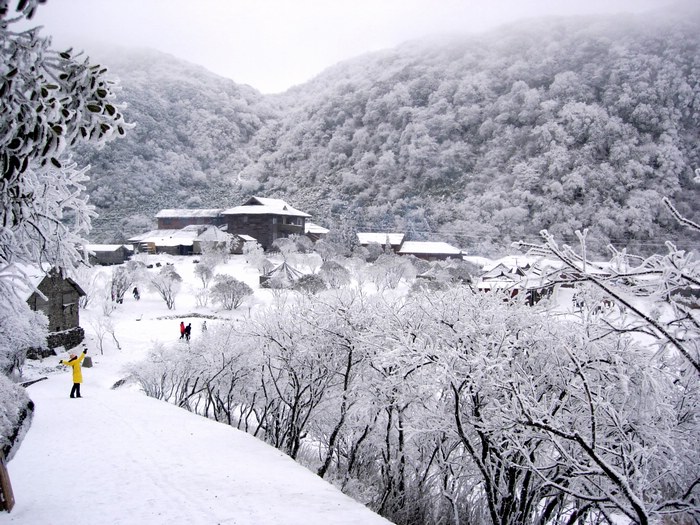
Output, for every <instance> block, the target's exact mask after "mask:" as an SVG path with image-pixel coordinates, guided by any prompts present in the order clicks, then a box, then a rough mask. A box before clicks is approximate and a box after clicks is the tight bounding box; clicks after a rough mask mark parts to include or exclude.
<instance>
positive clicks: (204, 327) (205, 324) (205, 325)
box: [202, 321, 207, 332]
mask: <svg viewBox="0 0 700 525" xmlns="http://www.w3.org/2000/svg"><path fill="white" fill-rule="evenodd" d="M206 331H207V322H206V321H204V322H203V323H202V332H206Z"/></svg>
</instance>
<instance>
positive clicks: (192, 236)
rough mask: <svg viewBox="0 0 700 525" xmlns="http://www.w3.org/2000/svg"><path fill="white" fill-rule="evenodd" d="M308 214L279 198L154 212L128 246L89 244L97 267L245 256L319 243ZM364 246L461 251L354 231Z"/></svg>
mask: <svg viewBox="0 0 700 525" xmlns="http://www.w3.org/2000/svg"><path fill="white" fill-rule="evenodd" d="M310 218H311V215H310V214H308V213H306V212H303V211H300V210H298V209H296V208H294V207H292V206H290V205H289V204H287V203H286V202H285V201H283V200H281V199H269V198H264V197H251V198H249V199H248V200H247V201H246V202H244V203H243V204H241V205H240V206H235V207H233V208H210V209H165V210H161V211H159V212H158V213H157V214H156V220H157V228H156V229H155V230H151V231H149V232H146V233H143V234H140V235H136V236H134V237H132V238H130V239H128V243H129V244H128V245H89V246H88V251H89V252H90V254H91V255H90V256H91V261H92V262H93V263H95V264H120V263H121V262H124V261H125V260H126V259H127V258H128V257H129V256H130V255H132V254H133V253H134V252H141V253H150V254H156V253H166V254H169V255H198V254H201V253H202V251H203V249H204V248H206V246H207V245H216V244H219V243H221V244H226V243H228V245H229V246H231V247H232V248H231V250H232V253H243V247H244V246H245V245H246V243H257V244H259V245H260V246H261V247H262V248H263V249H264V250H269V249H270V248H271V247H272V245H273V244H274V242H275V241H276V240H277V239H280V238H284V237H289V236H291V235H305V236H307V237H309V238H310V239H311V240H312V241H314V242H315V241H318V240H319V239H322V238H323V237H324V236H325V235H327V234H328V229H326V228H324V227H322V226H319V225H318V224H314V223H313V222H311V221H309V219H310ZM357 237H358V239H357V240H358V243H359V244H360V245H362V246H368V245H369V244H372V243H376V244H378V245H380V246H382V247H383V248H386V247H387V245H388V246H389V248H390V249H391V250H392V251H393V252H394V253H397V254H399V255H413V256H415V257H418V258H421V259H425V260H431V261H432V260H445V259H452V258H454V259H461V258H462V256H463V255H464V253H463V252H462V250H460V249H459V248H456V247H454V246H451V245H449V244H447V243H445V242H435V241H406V240H405V239H404V234H402V233H390V232H389V233H358V234H357Z"/></svg>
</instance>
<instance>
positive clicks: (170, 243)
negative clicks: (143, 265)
mask: <svg viewBox="0 0 700 525" xmlns="http://www.w3.org/2000/svg"><path fill="white" fill-rule="evenodd" d="M129 242H130V243H133V245H134V248H135V249H136V251H137V252H140V253H150V254H157V253H167V254H168V255H199V254H201V253H202V248H203V247H207V246H209V247H212V246H217V245H218V246H222V245H224V246H225V245H226V244H227V243H228V242H233V240H232V238H231V235H229V234H228V233H226V232H225V231H222V229H221V228H219V227H217V226H212V225H198V224H190V225H189V226H185V227H184V228H181V229H179V230H151V231H149V232H147V233H144V234H141V235H136V236H134V237H132V238H130V239H129Z"/></svg>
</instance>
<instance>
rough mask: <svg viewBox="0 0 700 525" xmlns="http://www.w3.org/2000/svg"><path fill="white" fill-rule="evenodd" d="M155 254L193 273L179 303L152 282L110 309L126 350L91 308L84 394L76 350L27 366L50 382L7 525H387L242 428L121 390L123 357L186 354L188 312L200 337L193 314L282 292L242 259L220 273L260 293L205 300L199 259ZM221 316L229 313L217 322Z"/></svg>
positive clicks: (18, 467)
mask: <svg viewBox="0 0 700 525" xmlns="http://www.w3.org/2000/svg"><path fill="white" fill-rule="evenodd" d="M156 260H158V261H160V262H162V263H165V262H173V263H174V264H175V265H176V268H177V271H178V272H179V273H180V275H181V276H182V277H183V279H184V284H183V287H182V291H181V292H180V293H179V294H178V296H177V298H176V307H175V310H174V311H173V310H168V309H167V308H166V306H165V303H164V302H163V300H162V299H160V297H159V296H157V295H156V293H155V292H151V291H148V289H147V287H146V286H145V285H140V286H139V289H140V291H141V300H140V301H136V300H135V299H133V297H132V296H131V295H130V294H127V296H126V297H125V300H124V304H122V305H119V306H118V307H117V309H116V310H115V311H114V312H113V313H112V314H111V315H110V316H109V317H107V318H106V319H108V320H109V322H111V323H112V327H113V330H114V334H115V336H116V339H117V341H118V342H119V346H120V347H121V350H120V349H118V348H117V344H116V342H115V341H114V340H113V339H112V337H111V336H110V335H109V334H108V333H105V331H104V319H105V318H104V315H103V311H102V308H101V306H100V304H99V301H93V303H92V304H91V306H89V307H88V309H87V310H86V311H84V312H81V325H82V326H83V328H84V329H85V331H86V333H87V338H86V347H87V348H88V355H90V356H91V357H92V359H93V363H94V366H93V367H92V368H83V385H82V394H83V398H82V399H69V397H68V394H69V391H70V388H71V384H72V383H71V376H70V370H69V369H67V367H62V366H61V365H58V361H59V359H61V358H65V357H66V356H67V353H65V352H63V353H61V354H60V355H59V356H56V357H50V358H47V359H44V360H43V361H42V362H40V363H37V362H33V363H30V364H29V365H27V367H26V369H25V376H27V379H31V378H33V377H40V376H46V377H47V378H48V379H46V380H44V381H41V382H38V383H35V384H33V385H31V386H29V387H28V389H27V391H28V393H29V395H30V396H31V398H32V399H33V400H34V402H35V403H36V410H35V415H34V421H33V423H32V427H31V429H30V430H29V433H28V434H27V437H26V438H25V440H24V441H23V443H22V445H21V447H20V449H19V451H18V452H17V454H16V456H15V457H14V458H13V460H12V461H11V462H10V463H9V464H8V470H9V472H10V477H11V481H12V485H13V489H14V495H15V500H16V504H15V507H14V509H13V510H12V512H11V513H9V514H7V513H0V524H4V523H13V524H32V525H34V524H42V525H45V524H46V525H49V524H51V525H61V524H71V525H80V524H122V523H123V524H127V523H128V524H130V525H132V524H142V523H143V524H160V523H168V524H178V523H187V524H207V525H208V524H219V523H221V524H224V523H226V524H240V525H243V524H267V523H270V524H273V523H274V524H297V523H298V524H324V525H325V524H346V523H347V524H373V523H377V524H379V523H388V521H386V520H385V519H383V518H381V517H379V516H378V515H376V514H374V513H373V512H371V511H370V510H368V509H367V508H366V507H364V506H363V505H361V504H360V503H357V502H355V501H353V500H352V499H350V498H349V497H347V496H345V495H343V494H342V493H341V492H340V491H339V490H337V489H336V488H334V487H333V486H332V485H330V484H329V483H326V482H325V481H323V480H322V479H321V478H319V477H318V476H316V475H315V474H314V473H312V472H310V471H309V470H307V469H306V468H304V467H302V466H300V465H298V464H296V463H295V462H294V461H293V460H291V459H290V458H288V457H287V456H286V455H284V454H282V453H281V452H279V451H277V450H276V449H274V448H272V447H270V446H268V445H266V444H264V443H263V442H261V441H259V440H257V439H256V438H254V437H252V436H250V435H248V434H245V433H244V432H240V431H238V430H236V429H234V428H231V427H229V426H226V425H224V424H220V423H216V422H213V421H210V420H208V419H205V418H203V417H200V416H197V415H194V414H192V413H189V412H187V411H185V410H183V409H179V408H177V407H174V406H172V405H169V404H167V403H164V402H161V401H157V400H154V399H151V398H148V397H146V396H145V395H143V394H142V393H141V392H139V391H138V390H137V389H136V387H134V386H127V387H121V388H118V389H112V386H113V385H114V383H115V382H116V381H118V380H119V379H121V378H123V377H124V375H125V372H124V366H125V365H127V364H129V363H134V362H138V361H139V360H141V359H142V358H144V357H145V355H146V354H147V352H148V350H149V349H150V348H151V347H152V346H153V343H154V342H156V341H160V342H164V343H176V345H175V348H176V349H175V350H174V351H187V348H188V346H187V344H186V343H184V342H182V343H181V342H179V328H178V327H179V323H180V321H181V320H183V321H184V322H185V323H188V322H191V323H192V329H193V336H192V337H193V338H196V337H198V336H201V332H200V330H201V322H202V318H200V317H194V316H190V315H189V314H198V315H208V316H212V317H217V318H224V317H230V316H237V315H249V314H250V313H251V311H252V310H254V309H255V308H258V307H260V306H261V305H264V304H266V303H267V302H269V301H270V300H271V297H272V296H271V294H270V292H269V291H267V290H260V289H259V288H258V285H257V279H258V272H257V271H256V270H255V269H254V268H252V267H251V266H249V265H247V264H246V263H245V260H244V259H243V257H242V256H236V257H234V258H233V259H232V260H231V261H230V262H229V263H227V264H226V265H224V266H220V267H218V268H217V273H227V274H230V275H233V276H235V277H236V278H238V279H241V280H243V281H245V282H247V283H248V284H249V285H250V286H251V287H253V288H254V290H255V295H254V296H253V297H250V298H248V299H247V300H246V302H245V303H244V305H243V306H241V308H239V310H237V311H234V312H233V313H232V312H218V311H217V310H216V308H215V307H213V306H212V305H209V307H197V306H196V300H195V297H194V292H195V291H196V289H198V288H200V287H201V283H198V282H197V280H196V278H195V276H194V268H195V265H194V264H193V258H192V257H158V258H155V257H153V258H151V260H149V263H150V262H155V261H156ZM96 271H98V272H102V273H104V274H107V273H108V272H110V271H111V270H109V269H105V268H97V269H96ZM150 271H156V269H153V270H150ZM100 320H102V321H100ZM217 322H223V321H222V320H220V319H216V318H213V319H208V321H207V323H208V325H209V326H214V325H215V324H216V323H217ZM100 323H102V327H103V328H100ZM99 332H102V335H103V336H104V337H103V342H102V349H103V351H104V354H101V353H100V344H99V342H98V338H97V337H96V334H97V333H99ZM76 350H78V351H80V350H82V347H79V348H78V349H76Z"/></svg>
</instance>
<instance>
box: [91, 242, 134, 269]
mask: <svg viewBox="0 0 700 525" xmlns="http://www.w3.org/2000/svg"><path fill="white" fill-rule="evenodd" d="M86 248H87V251H88V255H89V260H90V264H92V265H95V264H99V265H103V266H109V265H112V264H122V263H125V262H126V261H128V260H129V259H130V258H131V256H132V255H134V250H133V248H130V247H129V246H126V245H124V244H88V245H87V246H86Z"/></svg>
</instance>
